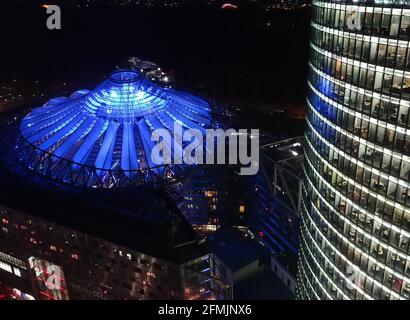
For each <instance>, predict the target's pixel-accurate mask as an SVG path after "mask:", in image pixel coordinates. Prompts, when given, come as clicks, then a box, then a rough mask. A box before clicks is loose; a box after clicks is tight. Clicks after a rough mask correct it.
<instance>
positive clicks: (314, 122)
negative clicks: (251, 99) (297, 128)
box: [297, 0, 410, 299]
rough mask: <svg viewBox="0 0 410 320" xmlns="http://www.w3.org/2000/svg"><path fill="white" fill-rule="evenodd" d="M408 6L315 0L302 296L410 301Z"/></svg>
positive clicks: (300, 267)
mask: <svg viewBox="0 0 410 320" xmlns="http://www.w3.org/2000/svg"><path fill="white" fill-rule="evenodd" d="M409 41H410V3H409V2H408V1H394V0H391V1H362V0H359V1H313V21H312V38H311V43H310V50H311V55H310V62H309V81H308V86H309V96H308V101H307V109H308V111H307V129H306V140H307V143H306V148H305V150H306V151H305V155H306V156H305V163H304V177H303V187H302V199H303V200H302V227H301V249H300V254H299V263H298V283H297V297H298V298H299V299H410V254H409V252H410V247H409V243H410V241H409V240H410V189H409V177H410V176H409V172H410V137H409V134H410V131H409V127H410V120H409V106H410V63H409V50H410V48H409Z"/></svg>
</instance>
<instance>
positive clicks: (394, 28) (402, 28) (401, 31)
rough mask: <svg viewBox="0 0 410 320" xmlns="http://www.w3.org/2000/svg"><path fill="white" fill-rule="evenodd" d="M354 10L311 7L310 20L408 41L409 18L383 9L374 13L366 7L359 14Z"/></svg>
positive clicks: (351, 30)
mask: <svg viewBox="0 0 410 320" xmlns="http://www.w3.org/2000/svg"><path fill="white" fill-rule="evenodd" d="M356 8H357V7H356ZM356 8H355V9H351V10H338V9H335V8H325V7H321V6H313V16H312V19H313V21H314V22H316V23H318V24H321V25H324V26H327V27H331V28H335V29H339V30H344V31H349V32H359V33H362V34H365V35H378V36H383V37H388V38H399V39H403V40H408V39H410V16H407V15H404V14H392V12H391V10H389V9H384V12H383V13H381V12H374V8H372V7H366V12H360V11H359V10H357V9H356ZM378 11H379V10H378Z"/></svg>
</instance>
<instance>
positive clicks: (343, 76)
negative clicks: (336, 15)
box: [310, 48, 410, 99]
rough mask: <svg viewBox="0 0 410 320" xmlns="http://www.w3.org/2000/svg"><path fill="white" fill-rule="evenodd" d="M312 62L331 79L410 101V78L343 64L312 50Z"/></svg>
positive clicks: (338, 60)
mask: <svg viewBox="0 0 410 320" xmlns="http://www.w3.org/2000/svg"><path fill="white" fill-rule="evenodd" d="M310 62H311V63H312V64H313V65H314V66H315V67H316V68H318V69H319V70H322V71H323V72H325V73H326V74H328V75H330V76H331V77H333V78H335V79H338V80H340V81H343V82H345V83H348V84H351V85H353V86H358V87H361V88H363V89H365V90H371V91H375V92H378V93H381V94H385V95H390V96H393V97H396V98H399V99H400V98H404V99H410V77H409V76H403V75H392V74H389V73H386V72H381V71H375V70H371V69H370V68H368V67H367V66H358V65H353V64H349V63H345V62H342V61H341V60H340V59H336V58H331V57H328V56H325V55H323V54H321V53H319V52H317V51H316V50H314V49H313V48H312V50H311V57H310Z"/></svg>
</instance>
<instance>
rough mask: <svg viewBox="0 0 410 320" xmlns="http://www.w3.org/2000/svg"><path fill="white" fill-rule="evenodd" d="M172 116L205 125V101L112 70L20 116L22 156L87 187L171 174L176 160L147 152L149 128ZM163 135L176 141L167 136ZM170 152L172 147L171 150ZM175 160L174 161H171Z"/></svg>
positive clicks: (169, 124)
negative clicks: (92, 83)
mask: <svg viewBox="0 0 410 320" xmlns="http://www.w3.org/2000/svg"><path fill="white" fill-rule="evenodd" d="M174 123H178V124H179V125H181V126H182V134H183V133H184V131H185V130H187V129H198V130H200V131H204V130H205V128H207V127H209V126H210V125H211V123H212V117H211V107H210V105H209V104H208V103H207V102H206V101H204V100H202V99H201V98H198V97H195V96H192V95H190V94H188V93H185V92H178V91H175V90H172V89H169V88H162V87H160V86H158V85H156V84H154V83H152V82H151V81H149V80H148V79H146V78H145V77H144V76H142V75H141V74H139V73H138V72H136V71H131V70H119V71H116V72H114V73H112V74H111V75H110V77H109V78H108V79H106V80H105V81H104V82H103V83H101V84H100V85H99V86H98V87H97V88H96V89H94V90H92V91H89V90H79V91H76V92H74V93H73V94H72V95H71V96H70V97H59V98H54V99H51V100H49V101H48V102H47V103H45V104H44V105H43V106H42V107H39V108H36V109H34V110H32V111H31V113H29V114H28V115H27V116H26V117H25V118H24V119H23V120H22V122H21V126H20V133H21V138H20V146H21V148H20V149H21V150H22V152H21V155H20V157H21V160H22V161H23V162H25V163H26V164H27V166H28V167H29V168H30V169H32V170H34V171H36V172H38V173H41V174H43V175H46V176H49V177H52V178H53V179H56V180H58V181H62V182H66V183H70V184H74V185H79V186H83V187H92V188H113V187H128V186H141V185H146V184H149V183H154V184H156V183H160V182H164V181H172V180H175V179H176V178H177V177H178V175H179V172H181V170H182V167H181V166H180V165H169V164H165V162H164V159H162V158H161V157H158V156H157V157H155V155H153V157H152V156H151V155H152V152H151V151H152V149H153V148H154V147H155V146H156V144H157V143H159V142H154V141H151V134H152V132H153V131H155V130H156V129H167V130H169V132H170V133H172V134H171V136H173V130H174ZM165 143H166V144H167V145H168V146H170V148H171V146H172V150H174V149H173V148H178V149H180V151H181V152H180V154H181V156H182V148H183V145H181V144H179V143H178V142H176V141H174V139H173V138H171V140H169V141H165ZM171 157H173V153H172V155H171ZM171 162H172V163H174V161H171Z"/></svg>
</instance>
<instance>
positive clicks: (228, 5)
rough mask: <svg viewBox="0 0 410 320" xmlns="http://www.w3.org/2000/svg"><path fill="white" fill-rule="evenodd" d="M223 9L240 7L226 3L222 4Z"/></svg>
mask: <svg viewBox="0 0 410 320" xmlns="http://www.w3.org/2000/svg"><path fill="white" fill-rule="evenodd" d="M222 9H228V10H232V9H238V7H237V6H235V5H234V4H231V3H225V4H223V5H222Z"/></svg>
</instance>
